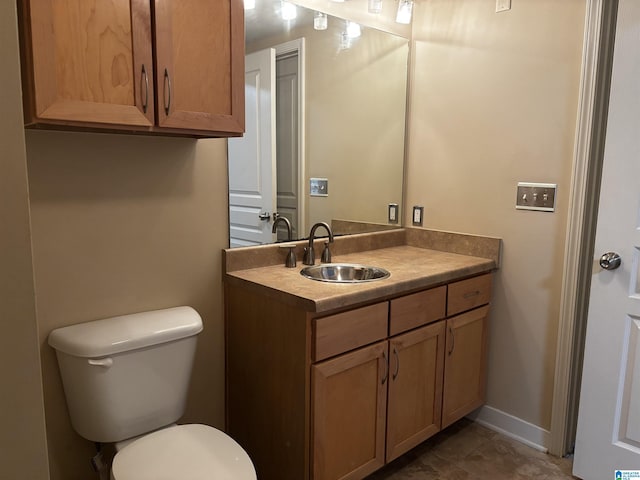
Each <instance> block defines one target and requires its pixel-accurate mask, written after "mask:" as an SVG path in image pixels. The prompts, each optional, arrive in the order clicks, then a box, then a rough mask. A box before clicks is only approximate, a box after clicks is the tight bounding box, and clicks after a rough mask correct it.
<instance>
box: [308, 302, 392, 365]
mask: <svg viewBox="0 0 640 480" xmlns="http://www.w3.org/2000/svg"><path fill="white" fill-rule="evenodd" d="M388 318H389V303H388V302H383V303H376V304H375V305H370V306H368V307H362V308H357V309H355V310H350V311H348V312H344V313H338V314H337V315H331V316H329V317H323V318H317V319H315V320H314V321H313V360H314V361H316V362H317V361H319V360H323V359H325V358H329V357H332V356H334V355H338V354H340V353H343V352H346V351H349V350H353V349H354V348H358V347H361V346H363V345H367V344H369V343H373V342H376V341H378V340H382V339H383V338H386V337H387V325H388Z"/></svg>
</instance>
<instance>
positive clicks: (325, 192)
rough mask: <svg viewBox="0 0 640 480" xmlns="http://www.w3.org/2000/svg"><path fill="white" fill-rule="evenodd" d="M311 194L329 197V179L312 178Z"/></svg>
mask: <svg viewBox="0 0 640 480" xmlns="http://www.w3.org/2000/svg"><path fill="white" fill-rule="evenodd" d="M309 195H311V196H312V197H328V196H329V180H328V179H326V178H310V179H309Z"/></svg>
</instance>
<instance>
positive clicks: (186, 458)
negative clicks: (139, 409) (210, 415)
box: [111, 424, 256, 480]
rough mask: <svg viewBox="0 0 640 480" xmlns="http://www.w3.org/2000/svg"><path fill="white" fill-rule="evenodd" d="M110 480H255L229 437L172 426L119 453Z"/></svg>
mask: <svg viewBox="0 0 640 480" xmlns="http://www.w3.org/2000/svg"><path fill="white" fill-rule="evenodd" d="M111 475H112V478H113V479H114V480H178V479H180V480H213V479H215V480H256V473H255V470H254V468H253V464H252V463H251V459H250V458H249V455H247V452H245V451H244V450H243V449H242V447H240V445H238V444H237V443H236V442H235V441H234V440H233V439H232V438H231V437H229V436H228V435H226V434H225V433H223V432H221V431H220V430H216V429H215V428H213V427H209V426H207V425H198V424H190V425H176V426H174V427H169V428H165V429H163V430H159V431H157V432H154V433H150V434H149V435H146V436H144V437H142V438H140V439H138V440H136V441H134V442H133V443H131V444H129V445H127V446H126V447H125V448H124V449H122V450H121V451H119V452H118V453H117V454H116V456H115V458H114V459H113V466H112V469H111Z"/></svg>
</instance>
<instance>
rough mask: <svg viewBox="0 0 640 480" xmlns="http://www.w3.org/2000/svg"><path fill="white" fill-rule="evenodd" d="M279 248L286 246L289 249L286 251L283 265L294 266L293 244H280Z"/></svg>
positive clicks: (294, 249) (294, 248)
mask: <svg viewBox="0 0 640 480" xmlns="http://www.w3.org/2000/svg"><path fill="white" fill-rule="evenodd" d="M280 248H287V249H289V251H288V252H287V259H286V260H285V262H284V266H285V267H287V268H294V267H295V266H296V262H297V259H296V246H295V245H291V244H289V245H286V244H284V245H280Z"/></svg>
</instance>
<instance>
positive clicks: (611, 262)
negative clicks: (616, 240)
mask: <svg viewBox="0 0 640 480" xmlns="http://www.w3.org/2000/svg"><path fill="white" fill-rule="evenodd" d="M620 263H622V259H621V258H620V255H618V254H617V253H616V252H607V253H605V254H604V255H602V256H601V257H600V266H601V267H602V268H604V269H605V270H615V269H616V268H618V267H619V266H620Z"/></svg>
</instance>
